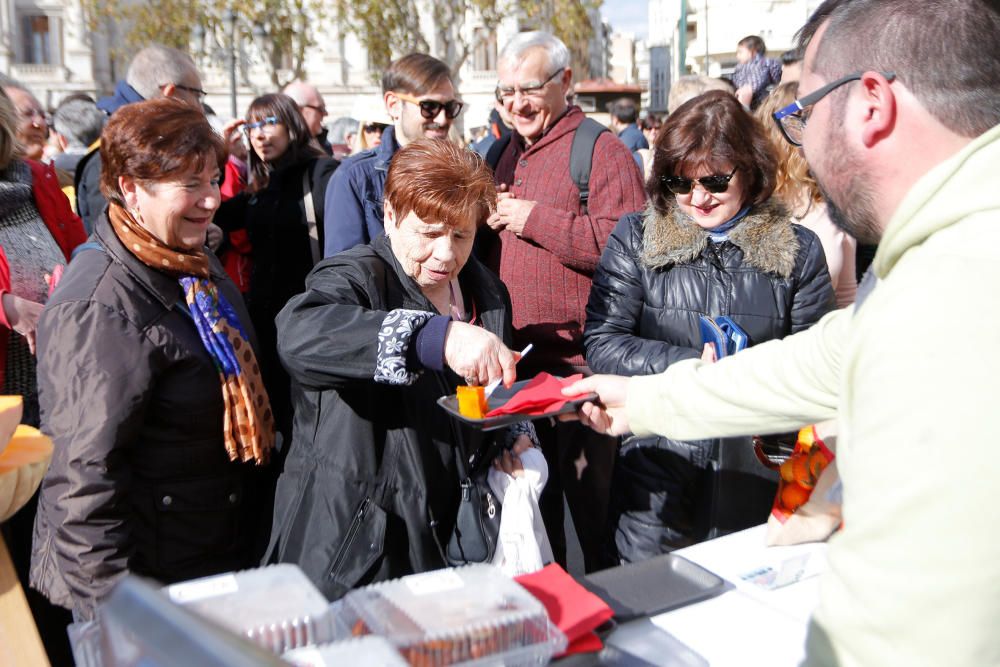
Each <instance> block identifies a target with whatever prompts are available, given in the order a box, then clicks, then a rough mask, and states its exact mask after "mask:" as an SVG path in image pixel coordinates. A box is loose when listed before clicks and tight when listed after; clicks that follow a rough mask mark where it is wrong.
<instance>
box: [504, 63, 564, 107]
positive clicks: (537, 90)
mask: <svg viewBox="0 0 1000 667" xmlns="http://www.w3.org/2000/svg"><path fill="white" fill-rule="evenodd" d="M565 69H566V68H565V67H560V68H559V69H557V70H556V71H555V72H553V73H552V74H551V76H549V78H547V79H545V81H529V82H528V83H526V84H524V85H523V86H499V85H498V86H497V89H496V90H495V91H494V92H493V94H494V95H496V98H497V102H499V103H500V104H503V103H505V102H507V101H508V100H512V99H514V94H515V93H521V96H522V97H540V96H541V94H542V89H543V88H545V86H547V85H549V83H550V82H551V81H552V79H554V78H556V77H557V76H559V75H560V74H562V72H563V70H565Z"/></svg>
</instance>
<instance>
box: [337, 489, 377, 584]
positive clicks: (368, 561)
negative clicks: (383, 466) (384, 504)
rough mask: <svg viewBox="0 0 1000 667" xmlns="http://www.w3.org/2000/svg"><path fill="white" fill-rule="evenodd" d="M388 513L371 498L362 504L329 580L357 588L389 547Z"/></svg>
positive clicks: (355, 512)
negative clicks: (386, 534) (386, 527)
mask: <svg viewBox="0 0 1000 667" xmlns="http://www.w3.org/2000/svg"><path fill="white" fill-rule="evenodd" d="M385 526H386V513H385V510H383V509H382V508H381V507H379V506H378V505H377V504H376V503H375V501H373V500H372V499H371V496H365V498H364V499H363V500H362V501H361V502H360V503H359V504H358V506H357V508H356V509H355V511H354V515H353V517H352V519H351V523H350V524H349V525H348V527H347V532H346V533H345V534H344V540H343V542H341V544H340V546H339V547H338V548H337V550H336V552H335V553H334V556H333V560H332V561H331V563H330V567H329V569H328V570H327V579H328V580H330V581H331V582H332V583H333V584H334V585H338V586H341V587H343V588H344V589H345V592H346V590H349V589H351V588H354V586H355V585H357V583H358V582H360V581H361V580H362V578H363V577H364V576H365V574H367V573H368V571H369V570H371V569H372V567H373V566H374V565H375V563H376V562H377V561H378V560H379V559H380V558H381V556H382V553H383V550H384V549H383V547H384V544H385Z"/></svg>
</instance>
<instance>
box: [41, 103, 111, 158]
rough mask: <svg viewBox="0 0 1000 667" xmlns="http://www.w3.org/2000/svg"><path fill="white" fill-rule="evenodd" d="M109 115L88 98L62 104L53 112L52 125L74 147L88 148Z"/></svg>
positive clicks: (99, 132) (95, 139)
mask: <svg viewBox="0 0 1000 667" xmlns="http://www.w3.org/2000/svg"><path fill="white" fill-rule="evenodd" d="M107 119H108V117H107V116H106V115H105V113H104V112H103V111H101V110H100V109H98V108H97V105H96V104H94V103H93V102H89V101H87V100H70V101H69V102H64V103H63V104H60V105H59V106H58V107H57V108H56V110H55V113H53V114H52V127H54V128H55V131H56V132H58V133H59V134H61V135H62V136H63V137H64V138H65V139H66V143H68V144H69V145H70V146H71V147H73V148H86V147H87V146H90V144H92V143H94V142H95V141H97V138H98V137H100V136H101V130H103V129H104V123H105V122H106V121H107Z"/></svg>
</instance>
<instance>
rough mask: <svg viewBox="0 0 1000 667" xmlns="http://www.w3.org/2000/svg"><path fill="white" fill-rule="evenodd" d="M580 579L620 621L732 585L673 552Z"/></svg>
mask: <svg viewBox="0 0 1000 667" xmlns="http://www.w3.org/2000/svg"><path fill="white" fill-rule="evenodd" d="M579 581H580V583H581V584H583V586H584V587H586V588H587V589H588V590H590V591H591V592H592V593H594V594H595V595H597V596H598V597H599V598H601V599H602V600H604V601H605V602H606V603H607V604H608V606H609V607H611V608H612V609H613V610H614V612H615V619H617V620H618V621H626V620H629V619H633V618H639V617H644V616H655V615H656V614H661V613H663V612H665V611H669V610H671V609H677V608H678V607H683V606H685V605H689V604H691V603H693V602H699V601H701V600H707V599H708V598H710V597H713V596H715V595H718V594H719V593H721V592H723V591H724V590H726V589H727V588H728V587H729V585H728V584H727V583H726V581H725V580H724V579H723V578H722V577H720V576H718V575H716V574H714V573H712V572H709V571H708V570H706V569H705V568H703V567H701V566H700V565H696V564H694V563H692V562H691V561H689V560H687V559H686V558H683V557H681V556H677V555H676V554H673V553H668V554H664V555H662V556H656V557H655V558H651V559H649V560H646V561H642V562H640V563H629V564H628V565H622V566H620V567H613V568H610V569H607V570H601V571H600V572H594V573H593V574H589V575H587V576H586V577H583V578H581V579H580V580H579Z"/></svg>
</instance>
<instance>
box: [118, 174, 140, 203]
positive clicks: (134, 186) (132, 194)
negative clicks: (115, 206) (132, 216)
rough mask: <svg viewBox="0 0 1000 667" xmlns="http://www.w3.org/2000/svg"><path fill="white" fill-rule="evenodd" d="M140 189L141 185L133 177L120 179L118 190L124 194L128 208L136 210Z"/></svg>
mask: <svg viewBox="0 0 1000 667" xmlns="http://www.w3.org/2000/svg"><path fill="white" fill-rule="evenodd" d="M138 188H139V184H138V183H136V181H135V179H134V178H132V177H131V176H119V177H118V190H119V192H121V193H122V199H124V200H125V207H126V208H128V209H135V208H136V206H137V205H138V204H139V192H138Z"/></svg>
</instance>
